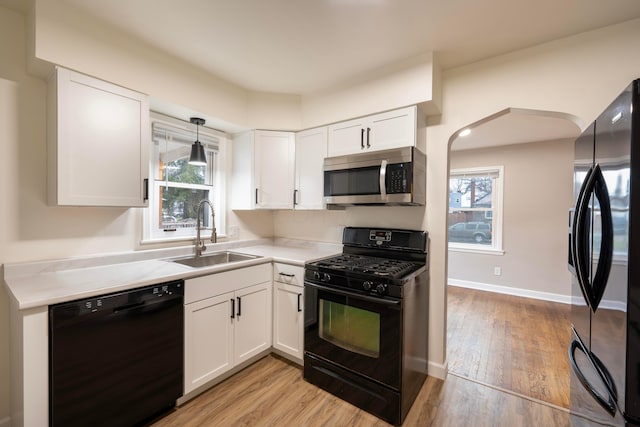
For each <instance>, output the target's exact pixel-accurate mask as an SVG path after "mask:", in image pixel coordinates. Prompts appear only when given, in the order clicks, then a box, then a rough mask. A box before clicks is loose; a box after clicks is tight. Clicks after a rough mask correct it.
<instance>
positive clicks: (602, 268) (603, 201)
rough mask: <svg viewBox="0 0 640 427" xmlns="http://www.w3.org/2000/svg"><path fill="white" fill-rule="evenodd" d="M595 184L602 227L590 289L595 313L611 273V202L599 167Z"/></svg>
mask: <svg viewBox="0 0 640 427" xmlns="http://www.w3.org/2000/svg"><path fill="white" fill-rule="evenodd" d="M594 176H595V179H594V181H595V184H594V194H595V196H596V199H598V202H599V204H600V221H601V226H602V238H601V241H600V255H599V257H598V265H597V267H596V273H595V275H594V276H593V283H592V285H591V289H592V292H593V301H592V303H591V309H592V310H593V312H594V313H595V311H596V310H597V309H598V306H599V305H600V301H601V300H602V296H603V295H604V291H605V289H606V287H607V282H608V280H609V273H610V272H611V264H612V262H613V218H612V216H611V200H610V199H609V190H608V188H607V183H606V181H605V179H604V175H602V170H601V169H600V165H597V164H596V166H595V168H594Z"/></svg>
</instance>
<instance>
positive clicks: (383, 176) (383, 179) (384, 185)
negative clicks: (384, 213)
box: [380, 160, 387, 201]
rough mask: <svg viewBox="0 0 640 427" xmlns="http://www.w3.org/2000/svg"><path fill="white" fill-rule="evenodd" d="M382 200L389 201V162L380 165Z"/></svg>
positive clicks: (384, 161)
mask: <svg viewBox="0 0 640 427" xmlns="http://www.w3.org/2000/svg"><path fill="white" fill-rule="evenodd" d="M380 198H381V199H382V200H383V201H386V200H387V161H386V160H383V161H382V163H380Z"/></svg>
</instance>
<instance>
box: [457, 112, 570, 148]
mask: <svg viewBox="0 0 640 427" xmlns="http://www.w3.org/2000/svg"><path fill="white" fill-rule="evenodd" d="M580 125H581V120H580V119H578V118H577V117H575V116H572V115H571V114H566V113H558V112H553V111H539V110H528V109H523V108H506V109H504V110H502V111H499V112H497V113H495V114H492V115H491V116H489V117H485V118H484V119H482V120H479V121H477V122H475V123H472V124H470V125H469V126H467V127H466V128H465V129H469V130H470V131H471V132H470V133H469V134H468V135H467V136H456V137H455V138H454V139H453V141H452V143H451V150H452V151H457V150H471V149H479V148H488V147H497V146H503V145H511V144H525V143H528V142H539V141H554V140H562V139H574V138H576V137H577V136H579V135H580V132H581V130H580V129H581V126H580ZM461 130H462V129H461Z"/></svg>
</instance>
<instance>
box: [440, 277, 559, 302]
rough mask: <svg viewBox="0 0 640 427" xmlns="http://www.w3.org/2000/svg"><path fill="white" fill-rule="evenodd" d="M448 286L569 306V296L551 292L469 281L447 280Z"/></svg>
mask: <svg viewBox="0 0 640 427" xmlns="http://www.w3.org/2000/svg"><path fill="white" fill-rule="evenodd" d="M448 283H449V286H458V287H461V288H469V289H477V290H480V291H488V292H496V293H499V294H506V295H513V296H516V297H525V298H533V299H539V300H544V301H551V302H559V303H562V304H571V295H562V294H553V293H551V292H540V291H532V290H529V289H522V288H512V287H508V286H499V285H492V284H489V283H480V282H472V281H469V280H458V279H449V280H448Z"/></svg>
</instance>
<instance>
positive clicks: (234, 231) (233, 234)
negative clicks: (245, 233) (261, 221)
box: [229, 225, 240, 238]
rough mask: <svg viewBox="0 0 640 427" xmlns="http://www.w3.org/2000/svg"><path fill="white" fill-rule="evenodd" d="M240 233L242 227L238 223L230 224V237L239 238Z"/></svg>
mask: <svg viewBox="0 0 640 427" xmlns="http://www.w3.org/2000/svg"><path fill="white" fill-rule="evenodd" d="M239 233H240V229H239V227H238V226H237V225H231V226H229V237H231V238H237V237H238V234H239Z"/></svg>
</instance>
